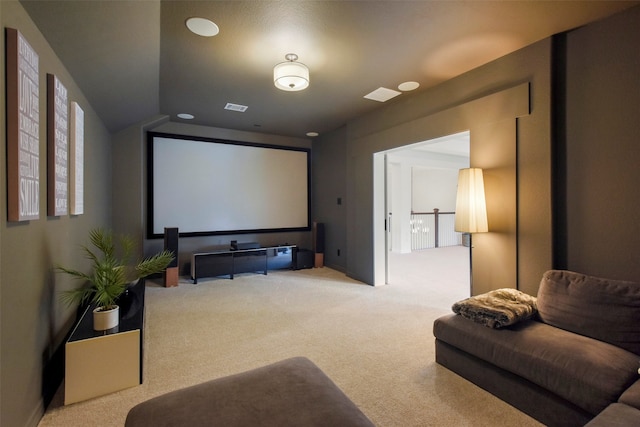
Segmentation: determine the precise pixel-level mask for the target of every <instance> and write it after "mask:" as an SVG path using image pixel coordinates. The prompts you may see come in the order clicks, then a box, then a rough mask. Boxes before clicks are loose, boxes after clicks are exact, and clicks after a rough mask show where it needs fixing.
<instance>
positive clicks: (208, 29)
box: [185, 18, 220, 37]
mask: <svg viewBox="0 0 640 427" xmlns="http://www.w3.org/2000/svg"><path fill="white" fill-rule="evenodd" d="M185 24H186V25H187V28H188V29H189V30H191V32H192V33H194V34H197V35H199V36H202V37H213V36H215V35H217V34H218V33H219V32H220V29H219V28H218V26H217V25H216V24H215V23H214V22H213V21H210V20H208V19H205V18H189V19H187V22H186V23H185Z"/></svg>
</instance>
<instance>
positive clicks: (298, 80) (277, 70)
mask: <svg viewBox="0 0 640 427" xmlns="http://www.w3.org/2000/svg"><path fill="white" fill-rule="evenodd" d="M286 59H287V61H286V62H281V63H279V64H277V65H276V66H275V67H273V83H274V84H275V85H276V87H277V88H278V89H281V90H286V91H289V92H294V91H298V90H303V89H306V88H307V87H308V86H309V68H307V66H306V65H304V64H302V63H300V62H296V59H298V56H297V55H296V54H294V53H290V54H287V56H286Z"/></svg>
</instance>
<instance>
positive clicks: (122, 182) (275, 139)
mask: <svg viewBox="0 0 640 427" xmlns="http://www.w3.org/2000/svg"><path fill="white" fill-rule="evenodd" d="M147 130H153V131H154V132H164V133H171V134H176V135H187V136H198V137H207V138H220V139H229V140H234V141H246V142H254V143H260V144H273V145H282V146H294V147H304V148H310V147H311V141H309V140H307V139H303V138H291V137H284V136H277V135H267V134H260V133H255V132H244V131H235V130H231V129H222V128H213V127H205V126H196V125H189V124H185V123H176V122H170V121H169V120H168V118H167V117H166V116H158V117H155V118H151V119H149V120H147V121H146V122H144V123H139V124H137V125H135V126H131V127H129V128H127V129H125V130H123V131H121V132H119V133H118V134H116V135H115V136H114V138H113V140H114V145H113V167H114V171H116V172H115V173H114V180H113V206H114V218H113V222H114V228H115V229H116V230H118V231H121V232H124V231H126V232H127V233H130V234H131V235H133V236H137V237H138V240H139V241H140V242H141V244H142V247H143V250H144V254H145V255H150V254H152V253H155V252H157V251H159V250H162V247H163V244H164V242H163V240H162V239H147V238H146V234H145V233H146V212H147V210H146V185H147V175H146V174H147V167H146V165H147V154H146V152H147V150H146V147H147V135H146V131H147ZM185 209H189V207H188V206H185ZM231 240H238V241H239V242H259V243H260V244H261V245H263V246H268V245H277V244H282V243H289V244H294V245H298V246H299V247H301V248H309V247H310V246H311V232H310V231H308V232H307V231H303V232H286V233H260V234H241V235H224V236H198V237H184V238H181V239H180V241H179V256H178V262H179V268H180V274H181V275H189V272H190V270H189V268H190V264H191V253H192V252H196V251H202V250H212V249H221V248H228V247H229V242H230V241H231Z"/></svg>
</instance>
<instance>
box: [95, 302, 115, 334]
mask: <svg viewBox="0 0 640 427" xmlns="http://www.w3.org/2000/svg"><path fill="white" fill-rule="evenodd" d="M119 318H120V307H118V306H117V305H116V306H114V308H112V309H111V310H103V309H102V307H96V308H95V309H94V310H93V329H95V330H96V331H106V330H107V329H111V328H115V327H116V326H118V323H120V322H119Z"/></svg>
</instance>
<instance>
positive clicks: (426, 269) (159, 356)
mask: <svg viewBox="0 0 640 427" xmlns="http://www.w3.org/2000/svg"><path fill="white" fill-rule="evenodd" d="M467 255H468V252H467V250H466V249H465V248H462V247H455V248H441V249H430V250H426V251H421V252H419V253H414V254H409V255H407V256H404V255H394V256H393V257H392V260H391V273H392V274H391V275H390V283H391V284H390V285H387V286H382V287H371V286H368V285H364V284H362V283H359V282H356V281H354V280H351V279H349V278H347V277H346V276H345V275H344V274H342V273H340V272H337V271H335V270H332V269H329V268H326V267H325V268H319V269H309V270H300V271H276V272H269V274H268V275H266V276H265V275H260V274H243V275H239V276H236V278H235V279H234V280H229V279H224V278H217V279H211V280H205V279H201V280H199V283H198V285H193V284H191V282H190V281H189V280H188V279H187V278H183V279H181V281H180V285H179V286H178V287H177V288H163V287H161V286H158V285H154V284H149V285H148V286H147V295H146V301H147V302H146V326H145V333H146V336H145V350H144V351H145V353H144V383H143V384H142V385H140V386H137V387H134V388H131V389H128V390H123V391H121V392H117V393H113V394H110V395H107V396H104V397H100V398H96V399H92V400H89V401H86V402H81V403H76V404H73V405H69V406H63V405H62V403H61V402H62V388H61V391H59V392H58V395H57V396H56V398H55V400H54V402H53V403H52V405H51V406H50V408H49V409H48V410H47V413H46V414H45V416H44V418H43V419H42V421H41V423H40V424H39V425H40V426H42V427H49V426H60V427H62V426H64V427H72V426H83V427H84V426H122V425H123V423H124V419H125V417H126V414H127V411H128V410H129V409H130V408H131V407H132V406H134V405H135V404H137V403H139V402H141V401H144V400H146V399H149V398H151V397H153V396H156V395H158V394H161V393H165V392H168V391H170V390H175V389H177V388H181V387H185V386H189V385H192V384H196V383H200V382H202V381H206V380H210V379H213V378H218V377H222V376H225V375H229V374H233V373H237V372H242V371H245V370H248V369H251V368H255V367H258V366H262V365H265V364H268V363H271V362H275V361H278V360H281V359H284V358H287V357H292V356H306V357H308V358H309V359H311V360H312V361H314V362H315V363H316V364H317V365H318V366H319V367H320V368H321V369H322V370H323V371H324V372H325V373H326V374H327V375H328V376H329V377H330V378H332V379H333V381H334V382H335V383H336V384H337V385H338V386H339V387H340V388H341V389H342V390H343V391H344V392H345V393H346V394H347V395H348V396H349V397H350V398H351V399H352V400H353V401H354V402H355V403H356V404H357V405H358V406H359V407H360V408H361V409H362V411H363V412H364V413H365V414H366V415H367V416H368V417H369V418H370V419H371V420H372V421H373V422H374V423H375V424H376V425H379V426H403V427H405V426H452V425H456V426H501V425H518V426H520V427H522V426H534V425H539V424H537V423H536V422H535V421H533V420H532V419H531V418H529V417H527V416H526V415H524V414H522V413H520V412H519V411H517V410H516V409H514V408H512V407H510V406H509V405H507V404H505V403H504V402H502V401H500V400H498V399H497V398H495V397H493V396H492V395H490V394H489V393H486V392H485V391H483V390H481V389H479V388H478V387H476V386H474V385H473V384H471V383H469V382H467V381H466V380H464V379H462V378H460V377H458V376H457V375H455V374H453V373H452V372H450V371H448V370H447V369H445V368H443V367H441V366H439V365H436V363H435V362H434V344H433V341H434V338H433V334H432V324H433V321H434V319H435V318H436V317H438V316H440V315H442V314H444V313H448V312H450V306H451V304H452V303H453V302H455V301H456V300H457V299H460V298H464V297H466V296H468V264H465V262H468V260H467V258H466V256H467ZM411 257H413V258H418V260H415V259H413V260H411V259H410V258H411ZM443 270H444V271H443ZM447 277H450V280H448V279H447Z"/></svg>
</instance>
